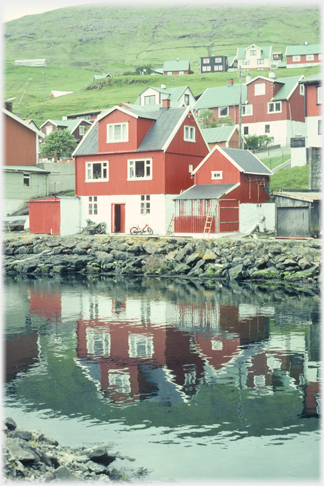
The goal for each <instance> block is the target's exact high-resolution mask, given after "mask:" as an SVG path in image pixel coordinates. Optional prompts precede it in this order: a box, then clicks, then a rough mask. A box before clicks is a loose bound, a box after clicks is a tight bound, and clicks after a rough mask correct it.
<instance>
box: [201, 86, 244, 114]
mask: <svg viewBox="0 0 324 486" xmlns="http://www.w3.org/2000/svg"><path fill="white" fill-rule="evenodd" d="M239 89H240V87H239V85H238V84H233V85H228V86H220V87H218V88H207V89H206V90H205V91H204V93H203V94H202V95H201V97H200V98H199V99H198V100H197V102H196V103H195V104H194V106H193V108H194V109H195V110H201V109H207V108H216V107H218V106H230V105H238V104H239V101H240V91H239ZM246 93H247V88H246V85H245V84H242V103H245V101H246V100H247V97H246Z"/></svg>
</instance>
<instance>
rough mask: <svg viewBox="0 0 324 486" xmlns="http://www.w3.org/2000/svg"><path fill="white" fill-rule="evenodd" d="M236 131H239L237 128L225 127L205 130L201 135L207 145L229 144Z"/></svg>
mask: <svg viewBox="0 0 324 486" xmlns="http://www.w3.org/2000/svg"><path fill="white" fill-rule="evenodd" d="M235 130H237V129H236V127H235V126H223V127H216V128H203V129H202V130H201V133H202V135H203V137H204V139H205V141H206V142H207V143H219V142H227V141H228V139H229V138H230V137H231V135H232V134H233V132H234V131H235Z"/></svg>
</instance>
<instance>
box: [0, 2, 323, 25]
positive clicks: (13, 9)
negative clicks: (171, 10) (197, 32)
mask: <svg viewBox="0 0 324 486" xmlns="http://www.w3.org/2000/svg"><path fill="white" fill-rule="evenodd" d="M1 3H2V6H1V21H2V22H9V20H14V19H18V18H19V17H24V16H25V15H35V14H40V13H43V12H47V11H49V10H56V9H58V8H63V7H73V6H76V5H85V4H94V5H95V4H108V5H109V4H111V5H113V4H115V5H121V4H123V5H130V4H132V5H142V4H151V5H154V4H157V5H158V4H161V5H164V6H165V5H166V4H170V5H174V6H176V5H179V4H182V5H195V6H197V7H198V6H199V5H203V4H222V5H226V6H228V5H229V4H232V5H235V4H240V5H241V6H243V5H249V4H256V5H259V6H260V7H261V6H271V5H273V4H279V5H280V4H281V5H282V6H285V5H300V6H304V7H305V6H307V5H309V3H310V4H311V5H318V6H321V1H318V0H317V1H316V0H314V1H313V0H311V1H310V2H309V3H308V2H305V1H303V0H272V1H271V2H264V0H244V1H243V0H155V1H154V0H153V1H152V0H150V1H149V0H88V1H86V0H52V1H50V2H45V1H44V0H5V1H2V2H1Z"/></svg>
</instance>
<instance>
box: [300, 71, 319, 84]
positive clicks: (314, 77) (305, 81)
mask: <svg viewBox="0 0 324 486" xmlns="http://www.w3.org/2000/svg"><path fill="white" fill-rule="evenodd" d="M299 83H300V84H301V83H302V84H317V83H322V73H315V74H312V75H311V76H308V77H307V78H304V79H302V80H301V81H299Z"/></svg>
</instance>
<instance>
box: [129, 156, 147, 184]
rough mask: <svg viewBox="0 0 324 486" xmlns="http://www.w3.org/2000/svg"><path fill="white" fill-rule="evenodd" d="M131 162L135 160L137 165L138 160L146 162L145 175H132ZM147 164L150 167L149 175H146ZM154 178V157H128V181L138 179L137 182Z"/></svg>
mask: <svg viewBox="0 0 324 486" xmlns="http://www.w3.org/2000/svg"><path fill="white" fill-rule="evenodd" d="M131 162H135V165H136V162H144V173H143V176H141V177H136V176H135V175H134V177H130V165H131ZM147 162H149V164H147ZM135 165H134V174H135ZM147 166H149V167H150V175H149V176H146V175H145V172H146V168H147ZM152 179H153V159H152V158H145V157H142V158H139V159H127V181H130V182H134V181H136V182H138V181H151V180H152Z"/></svg>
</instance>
